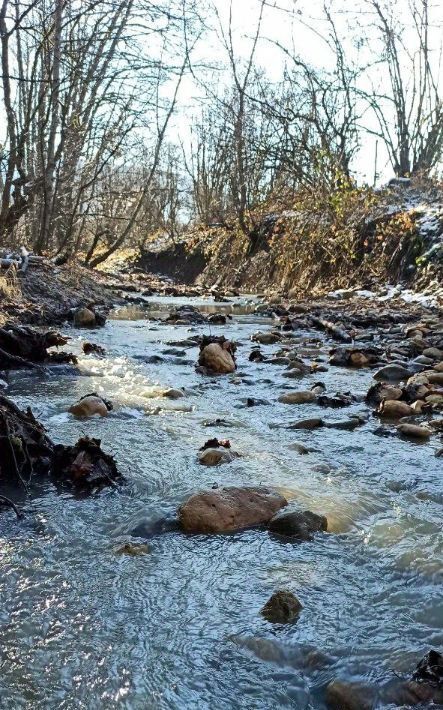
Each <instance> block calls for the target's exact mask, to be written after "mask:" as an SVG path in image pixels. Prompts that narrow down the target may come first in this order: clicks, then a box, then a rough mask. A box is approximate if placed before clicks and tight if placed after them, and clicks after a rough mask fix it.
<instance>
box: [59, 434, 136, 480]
mask: <svg viewBox="0 0 443 710" xmlns="http://www.w3.org/2000/svg"><path fill="white" fill-rule="evenodd" d="M100 444H101V441H100V439H90V438H89V437H88V436H84V437H82V438H81V439H79V440H78V441H77V443H76V444H75V446H64V445H63V444H59V445H57V446H55V447H54V455H53V458H52V465H51V474H52V476H53V478H54V479H56V480H57V481H60V482H62V483H65V484H66V483H67V484H69V485H72V486H74V487H75V488H77V489H79V488H80V489H91V488H97V487H99V488H101V487H102V486H106V485H111V486H115V485H116V483H117V482H121V481H123V480H124V479H123V476H122V475H121V474H120V473H119V471H118V469H117V465H116V463H115V460H114V458H113V457H112V456H111V455H110V454H106V453H105V452H104V451H103V450H102V448H101V446H100Z"/></svg>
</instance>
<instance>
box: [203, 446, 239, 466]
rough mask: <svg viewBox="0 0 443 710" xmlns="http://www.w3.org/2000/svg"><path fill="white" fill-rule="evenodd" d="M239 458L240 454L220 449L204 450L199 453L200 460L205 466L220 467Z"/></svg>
mask: <svg viewBox="0 0 443 710" xmlns="http://www.w3.org/2000/svg"><path fill="white" fill-rule="evenodd" d="M237 457H238V454H237V453H235V451H230V450H229V449H227V448H222V447H219V448H207V449H204V450H203V451H201V452H200V453H199V455H198V460H199V463H201V464H203V466H219V465H220V464H222V463H230V462H231V461H234V459H236V458H237Z"/></svg>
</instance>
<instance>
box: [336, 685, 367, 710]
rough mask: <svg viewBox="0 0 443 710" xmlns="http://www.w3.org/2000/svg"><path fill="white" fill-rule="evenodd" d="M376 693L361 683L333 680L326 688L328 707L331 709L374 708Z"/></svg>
mask: <svg viewBox="0 0 443 710" xmlns="http://www.w3.org/2000/svg"><path fill="white" fill-rule="evenodd" d="M375 703H376V693H375V691H374V690H373V689H372V688H370V687H369V686H366V685H363V684H361V683H346V682H343V681H340V680H333V681H332V682H331V683H329V685H328V687H327V688H326V707H327V708H329V709H330V710H373V709H374V708H375Z"/></svg>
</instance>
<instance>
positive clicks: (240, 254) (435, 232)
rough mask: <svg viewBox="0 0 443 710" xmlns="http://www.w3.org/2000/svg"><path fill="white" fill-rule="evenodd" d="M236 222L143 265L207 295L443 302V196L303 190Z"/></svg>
mask: <svg viewBox="0 0 443 710" xmlns="http://www.w3.org/2000/svg"><path fill="white" fill-rule="evenodd" d="M251 225H252V226H251V230H250V233H249V234H244V233H243V232H242V231H241V230H240V229H239V228H238V227H237V226H236V223H235V220H232V221H231V222H230V223H226V224H214V225H210V226H203V225H197V226H195V227H192V228H190V229H189V231H188V232H187V233H185V235H184V236H183V239H182V241H179V242H177V241H175V242H174V243H171V242H168V240H165V238H162V239H159V240H158V242H154V243H153V244H152V245H151V247H150V249H149V250H147V251H145V252H144V253H143V254H142V255H141V256H140V258H139V259H138V260H137V261H136V263H137V264H138V265H139V266H140V267H142V268H144V269H146V270H148V271H154V272H157V273H159V272H161V273H164V274H166V275H169V276H172V277H175V278H179V279H181V280H182V281H185V282H186V283H189V284H191V283H192V284H193V283H197V284H202V285H205V286H206V287H207V288H209V287H210V288H215V289H220V290H223V289H225V290H226V289H237V290H241V291H243V292H245V291H246V292H249V293H259V292H266V293H270V292H272V293H274V294H275V293H277V294H282V295H284V294H286V295H288V294H293V295H294V296H296V297H299V298H306V297H312V296H314V297H318V296H323V295H325V294H326V293H327V292H329V291H333V290H336V289H349V288H352V289H354V290H360V291H361V290H366V291H368V290H369V291H374V290H375V291H379V290H381V289H383V288H385V287H386V286H387V285H389V284H390V285H391V286H394V287H396V286H398V285H401V286H402V287H403V288H404V289H405V290H412V291H414V292H419V293H424V295H427V296H433V297H434V298H435V299H436V300H437V302H440V303H443V286H442V280H443V189H442V186H441V184H439V183H435V182H434V183H433V182H420V181H417V180H415V181H409V180H401V181H394V183H393V184H390V185H389V186H388V187H386V188H385V189H384V190H371V189H370V188H362V189H353V190H348V191H342V192H338V193H337V194H326V195H323V194H317V193H316V191H315V189H313V191H312V192H308V193H301V194H299V195H296V196H291V198H289V197H287V198H286V199H283V198H282V199H280V201H274V202H271V203H269V204H266V205H263V206H261V207H260V208H259V209H256V210H253V211H252V214H251Z"/></svg>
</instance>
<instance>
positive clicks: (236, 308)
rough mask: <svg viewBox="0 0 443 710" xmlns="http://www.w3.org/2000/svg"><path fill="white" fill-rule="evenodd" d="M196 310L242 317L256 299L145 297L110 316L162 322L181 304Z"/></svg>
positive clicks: (253, 304)
mask: <svg viewBox="0 0 443 710" xmlns="http://www.w3.org/2000/svg"><path fill="white" fill-rule="evenodd" d="M184 301H185V302H186V303H187V304H189V305H191V306H194V307H196V308H198V310H199V311H200V312H201V313H207V314H211V313H226V314H229V315H236V316H244V315H249V314H251V313H254V311H255V308H256V306H257V299H255V298H253V297H250V298H247V299H235V300H232V301H229V302H224V301H223V302H218V301H214V300H212V299H211V300H209V299H207V298H206V299H205V298H187V299H178V298H176V297H173V296H163V297H158V296H156V297H153V296H147V297H145V298H144V299H143V302H142V303H137V304H131V305H125V306H121V307H119V308H116V309H115V310H114V311H113V313H112V314H111V318H112V319H114V320H144V319H146V318H158V319H160V320H164V319H165V318H167V316H168V315H169V313H171V311H173V310H174V309H175V308H176V307H177V305H182V304H183V302H184Z"/></svg>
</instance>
